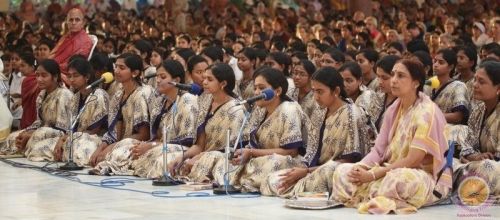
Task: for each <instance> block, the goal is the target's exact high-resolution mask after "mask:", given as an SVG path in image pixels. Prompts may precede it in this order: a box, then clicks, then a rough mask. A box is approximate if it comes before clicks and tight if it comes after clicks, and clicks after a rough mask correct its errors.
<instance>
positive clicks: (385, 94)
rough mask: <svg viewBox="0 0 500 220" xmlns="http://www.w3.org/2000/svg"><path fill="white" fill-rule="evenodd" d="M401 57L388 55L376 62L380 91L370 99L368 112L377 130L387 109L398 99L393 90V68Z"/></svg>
mask: <svg viewBox="0 0 500 220" xmlns="http://www.w3.org/2000/svg"><path fill="white" fill-rule="evenodd" d="M399 59H400V58H399V57H398V56H396V55H387V56H385V57H382V59H380V60H379V61H378V62H377V64H376V66H377V71H376V72H377V79H378V81H379V88H380V89H379V91H380V92H379V93H376V95H375V96H373V97H372V99H371V100H370V102H369V107H368V109H367V113H368V115H369V116H370V120H371V122H372V123H373V125H374V126H375V129H377V132H378V131H380V126H381V125H382V120H383V119H384V114H385V111H386V110H387V108H388V107H389V106H390V105H392V103H394V101H395V100H396V96H394V95H393V94H392V91H391V78H392V76H393V75H392V68H393V67H394V64H396V62H397V61H398V60H399Z"/></svg>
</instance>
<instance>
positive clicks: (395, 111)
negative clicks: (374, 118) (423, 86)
mask: <svg viewBox="0 0 500 220" xmlns="http://www.w3.org/2000/svg"><path fill="white" fill-rule="evenodd" d="M445 124H446V120H445V118H444V116H443V114H442V113H441V111H440V110H439V109H438V107H437V106H436V105H435V104H434V103H433V102H432V101H431V100H430V99H429V97H427V96H426V95H424V94H423V93H419V96H418V98H417V101H416V102H415V104H414V105H413V106H412V107H410V108H409V109H408V110H407V111H406V112H405V113H403V112H401V109H400V101H399V100H396V101H395V103H394V104H393V105H392V106H390V107H389V108H388V110H387V112H386V114H385V116H384V121H383V124H382V129H381V132H380V134H379V136H378V137H377V140H376V143H375V146H374V147H373V148H372V150H371V151H370V153H368V155H367V156H366V157H364V158H363V160H362V161H361V162H360V164H362V165H365V166H366V167H368V168H369V169H370V170H377V169H380V167H383V166H387V165H389V164H393V163H395V162H396V161H398V160H401V159H403V158H405V157H406V156H407V154H408V152H409V150H410V148H414V149H419V150H422V151H425V152H426V156H425V158H424V160H423V161H422V164H421V165H420V168H414V169H410V168H397V169H393V170H391V171H389V172H387V173H386V175H385V177H382V178H380V179H378V180H375V181H372V182H368V183H364V184H362V185H359V186H357V185H354V184H353V183H351V182H350V181H349V180H348V176H347V174H348V173H349V172H350V171H351V169H352V167H353V166H354V165H355V164H341V165H339V166H338V167H337V169H336V170H335V172H334V174H333V187H332V194H331V198H332V199H333V200H335V201H338V202H341V203H343V204H344V205H345V206H347V207H355V208H357V209H358V211H359V212H360V213H376V214H387V213H389V212H391V211H394V212H395V213H398V214H399V213H413V212H416V210H417V209H418V208H420V207H422V206H426V205H431V204H433V203H434V202H436V201H438V200H439V199H441V198H438V197H436V196H435V195H434V193H433V192H434V191H437V192H439V193H440V194H441V195H444V196H446V195H448V192H449V191H450V189H451V171H450V170H449V169H446V170H445V171H444V172H443V173H442V175H441V177H440V178H439V181H438V182H436V181H437V180H438V173H440V171H441V170H442V168H443V167H444V165H445V163H446V160H445V157H444V154H445V152H446V151H447V149H448V145H447V141H446V138H445V137H444V134H443V133H444V132H443V130H444V126H445Z"/></svg>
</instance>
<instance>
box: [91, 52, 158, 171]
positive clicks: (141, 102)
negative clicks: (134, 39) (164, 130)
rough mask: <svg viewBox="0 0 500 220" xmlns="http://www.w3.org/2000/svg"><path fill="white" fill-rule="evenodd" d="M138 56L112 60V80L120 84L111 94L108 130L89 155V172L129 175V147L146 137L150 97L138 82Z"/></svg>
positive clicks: (139, 59) (120, 57) (125, 55)
mask: <svg viewBox="0 0 500 220" xmlns="http://www.w3.org/2000/svg"><path fill="white" fill-rule="evenodd" d="M142 63H143V61H142V59H141V57H140V56H139V55H137V54H130V53H125V54H122V55H120V56H119V57H118V58H117V59H116V63H115V65H116V68H115V80H116V81H117V82H119V83H121V85H122V87H121V88H120V89H119V90H118V91H117V92H116V93H115V94H114V95H113V96H112V97H111V99H110V102H109V113H108V125H109V126H108V131H107V132H106V133H105V134H104V136H103V138H102V143H101V144H100V145H99V147H98V148H97V149H96V151H95V152H94V153H93V154H92V156H91V158H90V161H89V163H90V165H91V166H95V167H94V169H93V170H91V171H89V172H91V173H92V174H100V175H108V174H111V173H114V174H131V173H132V172H131V171H130V170H129V165H130V162H131V160H132V159H131V157H130V149H131V148H132V147H133V146H134V144H135V143H138V142H140V141H146V140H149V111H148V109H149V104H148V103H149V102H150V99H151V96H150V94H149V91H147V89H146V87H145V86H143V84H142V82H141V78H140V77H141V71H142V70H143V66H142Z"/></svg>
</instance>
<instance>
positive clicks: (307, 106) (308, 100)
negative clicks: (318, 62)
mask: <svg viewBox="0 0 500 220" xmlns="http://www.w3.org/2000/svg"><path fill="white" fill-rule="evenodd" d="M315 71H316V67H315V66H314V64H313V63H312V62H311V61H309V60H300V61H299V62H298V64H297V65H295V66H294V67H293V70H292V78H293V82H294V83H295V86H296V87H295V88H294V89H292V90H289V91H291V94H289V95H290V98H292V99H293V100H295V101H297V102H298V103H299V104H300V107H302V111H304V112H305V113H306V115H307V116H308V117H309V118H311V117H312V114H313V111H314V108H315V107H316V103H315V102H314V97H313V91H312V90H311V75H312V74H313V73H314V72H315Z"/></svg>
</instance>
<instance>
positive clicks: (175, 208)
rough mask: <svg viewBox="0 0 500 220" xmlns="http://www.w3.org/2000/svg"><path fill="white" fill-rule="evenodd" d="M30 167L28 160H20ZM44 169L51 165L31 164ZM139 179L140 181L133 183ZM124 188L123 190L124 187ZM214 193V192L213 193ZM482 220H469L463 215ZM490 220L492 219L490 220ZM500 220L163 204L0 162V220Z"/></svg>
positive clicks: (274, 201)
mask: <svg viewBox="0 0 500 220" xmlns="http://www.w3.org/2000/svg"><path fill="white" fill-rule="evenodd" d="M14 160H15V161H19V162H24V163H27V161H26V160H25V159H14ZM31 164H36V165H39V166H42V165H44V164H45V163H31ZM78 177H79V178H80V179H81V180H82V181H89V182H90V181H91V182H98V181H100V180H101V179H104V178H107V177H96V176H87V175H79V176H78ZM130 178H135V177H130ZM122 188H123V187H122ZM125 188H130V189H137V190H143V191H156V190H166V191H169V192H170V193H171V195H184V194H186V193H188V192H187V191H182V190H180V189H179V188H178V187H153V186H151V182H150V181H138V182H136V183H133V184H129V185H127V186H125ZM207 192H209V191H207ZM477 214H481V215H482V216H480V217H475V218H471V217H463V215H469V216H471V215H472V216H477ZM484 216H486V217H484ZM160 218H161V219H203V220H205V219H266V220H269V219H297V220H305V219H342V220H348V219H349V220H350V219H361V218H363V219H405V220H409V219H418V220H421V219H425V220H428V219H440V220H445V219H499V218H500V207H499V206H497V207H487V208H485V209H484V210H483V211H481V213H473V212H467V211H466V210H464V209H463V208H461V207H458V206H456V205H447V206H436V207H429V208H424V209H421V210H419V212H418V213H417V214H413V215H405V216H397V215H386V216H374V215H360V214H358V213H357V212H356V210H355V209H349V208H336V209H329V210H320V211H312V210H294V209H289V208H285V207H284V206H283V200H281V199H279V198H270V197H259V198H247V199H241V198H230V197H227V196H223V197H210V198H157V197H153V196H151V195H148V194H141V193H136V192H129V191H120V190H114V189H105V188H99V187H94V186H89V185H84V184H80V183H76V182H72V181H69V180H66V179H62V178H59V177H55V176H50V175H49V174H46V173H42V172H39V171H35V170H29V169H22V168H15V167H12V166H10V165H8V164H6V163H3V162H0V219H160Z"/></svg>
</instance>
